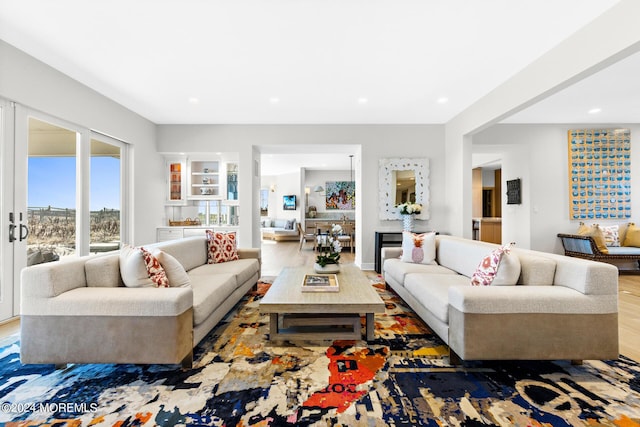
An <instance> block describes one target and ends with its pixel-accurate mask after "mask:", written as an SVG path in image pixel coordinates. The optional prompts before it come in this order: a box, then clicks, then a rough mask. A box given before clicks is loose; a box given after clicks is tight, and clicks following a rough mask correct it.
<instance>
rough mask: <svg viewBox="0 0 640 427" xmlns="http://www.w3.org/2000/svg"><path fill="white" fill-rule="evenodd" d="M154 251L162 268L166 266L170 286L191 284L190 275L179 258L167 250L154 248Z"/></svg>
mask: <svg viewBox="0 0 640 427" xmlns="http://www.w3.org/2000/svg"><path fill="white" fill-rule="evenodd" d="M152 253H153V255H154V256H155V257H156V258H157V259H158V261H159V262H160V265H162V268H164V271H165V273H166V275H167V279H168V280H169V286H171V287H180V286H189V284H190V283H191V280H190V279H189V275H188V274H187V272H186V271H185V269H184V267H183V266H182V264H180V262H178V260H177V259H175V258H174V257H173V256H171V255H169V254H168V253H166V252H165V251H163V250H160V249H157V248H156V249H154V251H153V252H152Z"/></svg>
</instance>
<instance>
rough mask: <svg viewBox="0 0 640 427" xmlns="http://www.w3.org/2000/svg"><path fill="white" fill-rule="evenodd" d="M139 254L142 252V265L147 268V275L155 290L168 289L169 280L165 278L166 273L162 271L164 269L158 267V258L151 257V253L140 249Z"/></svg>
mask: <svg viewBox="0 0 640 427" xmlns="http://www.w3.org/2000/svg"><path fill="white" fill-rule="evenodd" d="M140 252H142V257H143V258H144V263H145V264H146V266H147V273H148V274H149V278H150V279H151V281H152V282H153V283H155V285H156V288H168V287H169V279H168V278H167V273H166V272H165V271H164V268H162V266H161V265H160V261H158V258H156V257H155V256H153V255H152V254H151V252H149V251H148V250H146V249H145V248H142V247H141V248H140Z"/></svg>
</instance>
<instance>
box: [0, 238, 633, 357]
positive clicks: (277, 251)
mask: <svg viewBox="0 0 640 427" xmlns="http://www.w3.org/2000/svg"><path fill="white" fill-rule="evenodd" d="M298 247H299V244H298V242H277V243H276V242H270V241H265V242H263V244H262V275H263V276H277V275H278V274H279V273H280V270H282V268H284V267H290V266H291V267H292V266H299V265H310V264H312V263H313V262H314V260H315V256H316V253H315V252H314V251H313V250H312V249H311V244H308V245H306V246H305V248H303V250H301V251H300V250H298ZM353 262H354V255H353V254H351V253H350V252H349V251H348V250H346V251H343V253H342V255H341V263H353ZM619 288H620V297H619V317H618V325H619V333H620V336H619V339H620V354H623V355H625V356H627V357H629V358H631V359H634V360H636V361H639V362H640V276H620V280H619ZM19 329H20V323H19V321H18V320H12V321H9V322H5V323H2V324H0V338H2V337H6V336H8V335H11V334H14V333H16V332H18V330H19Z"/></svg>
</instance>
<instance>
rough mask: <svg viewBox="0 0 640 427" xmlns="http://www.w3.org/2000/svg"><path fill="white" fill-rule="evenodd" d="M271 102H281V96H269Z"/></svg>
mask: <svg viewBox="0 0 640 427" xmlns="http://www.w3.org/2000/svg"><path fill="white" fill-rule="evenodd" d="M269 102H270V103H271V104H273V105H275V104H277V103H279V102H280V98H278V97H277V96H272V97H271V98H269Z"/></svg>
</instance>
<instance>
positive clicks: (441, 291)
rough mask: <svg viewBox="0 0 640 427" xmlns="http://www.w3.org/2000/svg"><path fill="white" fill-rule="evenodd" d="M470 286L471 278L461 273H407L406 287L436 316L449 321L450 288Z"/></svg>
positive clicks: (445, 321) (446, 321)
mask: <svg viewBox="0 0 640 427" xmlns="http://www.w3.org/2000/svg"><path fill="white" fill-rule="evenodd" d="M451 286H469V278H468V277H466V276H462V275H460V274H425V273H412V274H407V276H406V277H405V280H404V287H405V288H406V289H407V291H409V292H410V293H411V295H412V296H413V297H414V298H415V299H416V300H417V301H418V302H419V303H420V304H421V305H423V306H424V307H425V308H426V309H427V310H429V311H430V312H431V313H432V314H433V315H434V316H435V317H437V318H438V319H439V320H441V321H443V322H444V323H448V322H449V288H450V287H451Z"/></svg>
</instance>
